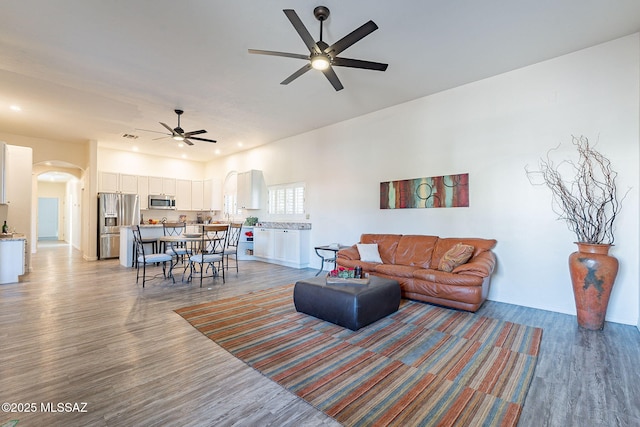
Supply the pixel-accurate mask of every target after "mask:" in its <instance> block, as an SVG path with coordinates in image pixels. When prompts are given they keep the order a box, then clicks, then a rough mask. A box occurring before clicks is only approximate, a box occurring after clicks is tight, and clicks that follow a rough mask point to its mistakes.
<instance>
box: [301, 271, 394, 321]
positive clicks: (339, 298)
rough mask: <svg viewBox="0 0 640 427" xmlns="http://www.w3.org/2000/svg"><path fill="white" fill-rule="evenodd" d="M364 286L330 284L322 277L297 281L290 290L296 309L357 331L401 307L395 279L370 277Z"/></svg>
mask: <svg viewBox="0 0 640 427" xmlns="http://www.w3.org/2000/svg"><path fill="white" fill-rule="evenodd" d="M369 279H370V281H369V283H368V284H366V285H362V284H357V283H354V284H349V283H341V284H331V283H327V281H326V279H325V278H324V277H314V278H310V279H304V280H299V281H298V282H296V285H295V287H294V288H293V303H294V305H295V307H296V310H297V311H299V312H301V313H305V314H309V315H311V316H314V317H317V318H318V319H322V320H326V321H327V322H331V323H335V324H336V325H339V326H343V327H345V328H349V329H351V330H354V331H356V330H358V329H360V328H362V327H364V326H367V325H369V324H371V323H373V322H375V321H376V320H380V319H382V318H383V317H386V316H388V315H390V314H391V313H395V312H396V311H398V307H399V306H400V285H399V284H398V282H397V281H396V280H392V279H385V278H382V277H377V276H371V277H370V278H369Z"/></svg>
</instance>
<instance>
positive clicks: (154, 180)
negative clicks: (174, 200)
mask: <svg viewBox="0 0 640 427" xmlns="http://www.w3.org/2000/svg"><path fill="white" fill-rule="evenodd" d="M149 194H152V195H157V194H166V195H168V196H175V195H176V179H175V178H161V177H159V176H150V177H149Z"/></svg>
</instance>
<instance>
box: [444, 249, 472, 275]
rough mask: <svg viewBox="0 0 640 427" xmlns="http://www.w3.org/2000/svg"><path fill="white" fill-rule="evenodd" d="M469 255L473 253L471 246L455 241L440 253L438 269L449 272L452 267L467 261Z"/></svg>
mask: <svg viewBox="0 0 640 427" xmlns="http://www.w3.org/2000/svg"><path fill="white" fill-rule="evenodd" d="M471 255H473V246H471V245H465V244H462V243H456V244H455V245H453V247H452V248H451V249H449V250H448V251H447V252H446V253H445V254H444V255H442V259H441V260H440V264H438V270H440V271H446V272H448V273H451V272H452V271H453V269H454V268H456V267H458V266H460V265H462V264H464V263H465V262H467V261H469V259H470V258H471Z"/></svg>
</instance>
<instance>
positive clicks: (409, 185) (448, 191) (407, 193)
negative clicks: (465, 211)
mask: <svg viewBox="0 0 640 427" xmlns="http://www.w3.org/2000/svg"><path fill="white" fill-rule="evenodd" d="M458 207H469V174H468V173H462V174H458V175H444V176H434V177H430V178H415V179H405V180H401V181H387V182H381V183H380V209H409V208H458Z"/></svg>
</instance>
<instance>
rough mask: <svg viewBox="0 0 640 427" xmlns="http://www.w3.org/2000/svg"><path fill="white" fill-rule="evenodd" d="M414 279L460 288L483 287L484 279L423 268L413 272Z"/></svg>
mask: <svg viewBox="0 0 640 427" xmlns="http://www.w3.org/2000/svg"><path fill="white" fill-rule="evenodd" d="M413 278H414V279H419V280H425V281H428V282H433V283H440V284H446V285H458V286H482V281H483V280H484V279H483V278H482V277H478V276H473V275H470V274H456V273H447V272H446V271H440V270H432V269H425V268H421V269H419V270H415V271H414V272H413Z"/></svg>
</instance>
